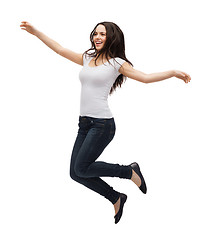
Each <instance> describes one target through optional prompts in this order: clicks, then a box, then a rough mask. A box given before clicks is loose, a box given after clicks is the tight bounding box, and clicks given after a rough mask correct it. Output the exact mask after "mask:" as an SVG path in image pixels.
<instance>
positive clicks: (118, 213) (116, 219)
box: [114, 193, 127, 224]
mask: <svg viewBox="0 0 210 240" xmlns="http://www.w3.org/2000/svg"><path fill="white" fill-rule="evenodd" d="M126 200H127V195H125V194H123V193H120V208H119V211H118V212H117V214H116V215H115V216H114V218H115V224H117V223H118V222H119V221H120V218H121V217H122V214H123V207H124V204H125V202H126Z"/></svg>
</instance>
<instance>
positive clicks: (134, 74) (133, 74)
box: [119, 62, 191, 83]
mask: <svg viewBox="0 0 210 240" xmlns="http://www.w3.org/2000/svg"><path fill="white" fill-rule="evenodd" d="M119 72H120V73H122V74H123V75H124V76H126V77H129V78H131V79H134V80H137V81H139V82H143V83H152V82H158V81H162V80H165V79H168V78H171V77H177V78H180V79H182V80H184V82H185V83H188V82H190V80H191V77H190V75H188V74H187V73H185V72H181V71H178V70H170V71H166V72H159V73H151V74H146V73H143V72H140V71H138V70H136V69H134V68H133V67H132V66H131V65H130V64H129V63H127V62H125V63H124V64H123V65H122V66H121V67H120V69H119Z"/></svg>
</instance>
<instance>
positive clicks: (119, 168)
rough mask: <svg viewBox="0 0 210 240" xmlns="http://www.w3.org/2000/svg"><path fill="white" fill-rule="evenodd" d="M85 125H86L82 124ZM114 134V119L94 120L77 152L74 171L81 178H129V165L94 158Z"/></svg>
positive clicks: (130, 170)
mask: <svg viewBox="0 0 210 240" xmlns="http://www.w3.org/2000/svg"><path fill="white" fill-rule="evenodd" d="M84 126H86V125H84ZM114 134H115V123H114V119H113V118H112V119H102V120H100V119H99V120H98V119H97V120H94V122H93V124H92V126H91V125H90V129H89V131H88V133H87V136H86V138H85V139H84V141H83V144H82V145H81V147H80V150H79V152H78V154H77V160H76V163H75V173H76V175H77V176H79V177H82V178H94V177H106V176H109V177H120V178H126V179H131V175H132V169H131V167H129V166H123V165H119V164H111V163H106V162H101V161H97V162H95V160H96V159H97V158H98V157H99V156H100V154H101V153H102V152H103V151H104V149H105V148H106V146H107V145H108V144H109V143H110V142H111V140H112V139H113V137H114Z"/></svg>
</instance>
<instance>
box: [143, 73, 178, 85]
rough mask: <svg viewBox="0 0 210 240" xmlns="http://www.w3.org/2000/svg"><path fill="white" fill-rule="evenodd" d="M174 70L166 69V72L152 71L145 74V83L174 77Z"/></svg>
mask: <svg viewBox="0 0 210 240" xmlns="http://www.w3.org/2000/svg"><path fill="white" fill-rule="evenodd" d="M174 76H175V73H174V70H170V71H166V72H158V73H150V74H146V76H145V81H144V82H145V83H153V82H158V81H162V80H165V79H168V78H171V77H174Z"/></svg>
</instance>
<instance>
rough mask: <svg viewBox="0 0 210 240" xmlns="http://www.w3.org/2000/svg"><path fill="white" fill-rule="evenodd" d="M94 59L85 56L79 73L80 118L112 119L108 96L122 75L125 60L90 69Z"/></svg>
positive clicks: (112, 60)
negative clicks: (90, 63)
mask: <svg viewBox="0 0 210 240" xmlns="http://www.w3.org/2000/svg"><path fill="white" fill-rule="evenodd" d="M92 58H93V57H90V56H88V55H87V54H85V55H83V68H82V70H81V71H80V73H79V79H80V82H81V97H80V116H89V117H95V118H112V117H113V116H112V113H111V111H110V109H109V106H108V101H107V99H108V95H109V92H110V89H111V87H112V86H113V84H114V82H115V80H116V78H117V77H118V76H119V75H120V72H119V69H120V67H121V65H122V64H123V63H124V62H125V60H123V59H121V58H119V57H116V58H115V60H116V61H117V62H116V61H115V60H114V59H113V58H111V59H110V60H109V61H110V63H111V64H112V65H111V64H110V63H109V62H105V63H103V64H102V65H98V66H95V67H90V66H89V62H90V61H91V59H92Z"/></svg>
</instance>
